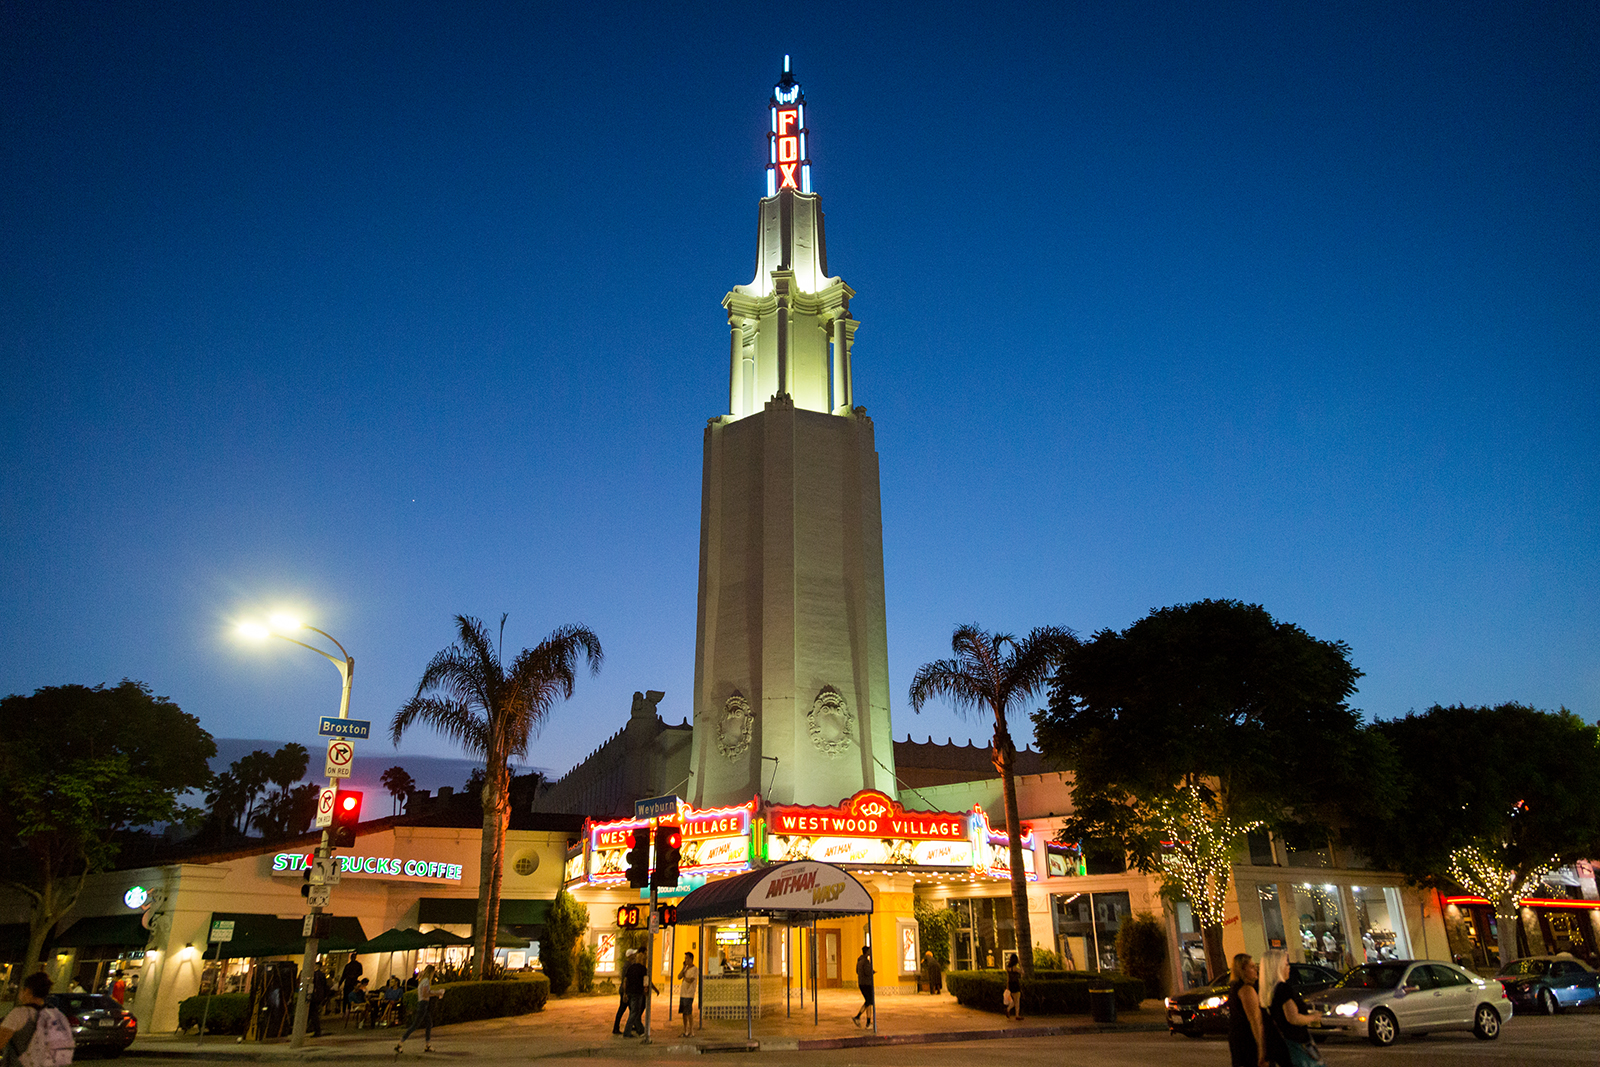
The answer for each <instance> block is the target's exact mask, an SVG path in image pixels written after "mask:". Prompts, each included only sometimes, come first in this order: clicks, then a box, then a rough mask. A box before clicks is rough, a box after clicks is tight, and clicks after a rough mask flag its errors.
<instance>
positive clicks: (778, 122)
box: [767, 56, 811, 196]
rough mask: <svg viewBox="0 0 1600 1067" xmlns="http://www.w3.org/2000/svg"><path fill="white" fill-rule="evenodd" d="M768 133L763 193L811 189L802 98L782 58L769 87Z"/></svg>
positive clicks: (787, 61) (770, 193)
mask: <svg viewBox="0 0 1600 1067" xmlns="http://www.w3.org/2000/svg"><path fill="white" fill-rule="evenodd" d="M771 111H772V132H771V133H769V134H768V135H767V195H768V196H777V195H778V190H780V189H794V190H795V191H797V192H802V193H809V192H810V191H811V158H810V156H809V155H808V154H807V151H806V137H807V133H808V131H807V130H806V122H805V113H806V98H805V94H804V93H802V92H801V91H800V83H799V82H797V81H795V80H794V75H793V74H791V73H790V72H789V57H788V56H784V57H783V77H781V78H779V79H778V84H777V85H775V86H774V87H773V89H772V102H771Z"/></svg>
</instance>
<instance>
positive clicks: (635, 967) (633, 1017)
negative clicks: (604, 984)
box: [622, 952, 661, 1037]
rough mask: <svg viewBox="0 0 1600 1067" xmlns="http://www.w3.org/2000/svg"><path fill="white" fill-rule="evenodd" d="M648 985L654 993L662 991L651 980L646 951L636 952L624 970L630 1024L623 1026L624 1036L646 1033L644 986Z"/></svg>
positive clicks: (623, 981) (623, 979) (623, 977)
mask: <svg viewBox="0 0 1600 1067" xmlns="http://www.w3.org/2000/svg"><path fill="white" fill-rule="evenodd" d="M647 985H648V986H649V987H650V991H651V992H652V993H659V992H661V990H659V989H657V988H656V987H655V983H654V982H652V981H650V972H649V970H648V968H646V967H645V965H644V953H643V952H636V953H634V957H633V962H632V963H630V964H628V969H627V970H626V971H624V972H622V987H623V989H624V990H626V991H627V994H628V1024H627V1025H626V1026H624V1027H623V1028H622V1036H623V1037H633V1036H634V1035H635V1034H637V1035H639V1036H643V1035H644V987H645V986H647Z"/></svg>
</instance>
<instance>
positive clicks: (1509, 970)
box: [1495, 960, 1550, 978]
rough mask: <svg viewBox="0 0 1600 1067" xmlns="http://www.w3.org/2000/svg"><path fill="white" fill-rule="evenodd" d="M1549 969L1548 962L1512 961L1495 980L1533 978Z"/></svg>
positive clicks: (1501, 970)
mask: <svg viewBox="0 0 1600 1067" xmlns="http://www.w3.org/2000/svg"><path fill="white" fill-rule="evenodd" d="M1549 969H1550V961H1549V960H1512V961H1511V962H1510V963H1508V964H1506V965H1505V966H1504V967H1502V968H1501V969H1500V973H1499V974H1498V975H1496V976H1495V977H1496V978H1534V977H1537V976H1538V975H1541V974H1543V973H1545V972H1546V971H1548V970H1549Z"/></svg>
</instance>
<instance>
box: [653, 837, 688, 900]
mask: <svg viewBox="0 0 1600 1067" xmlns="http://www.w3.org/2000/svg"><path fill="white" fill-rule="evenodd" d="M682 851H683V831H682V830H680V829H679V828H678V827H676V826H658V827H656V869H655V870H654V871H652V872H651V874H650V884H651V885H653V886H658V887H663V888H667V889H670V888H672V887H673V886H675V885H677V884H678V857H679V855H680V854H681V853H682Z"/></svg>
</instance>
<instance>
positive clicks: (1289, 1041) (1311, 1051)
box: [1261, 948, 1322, 1067]
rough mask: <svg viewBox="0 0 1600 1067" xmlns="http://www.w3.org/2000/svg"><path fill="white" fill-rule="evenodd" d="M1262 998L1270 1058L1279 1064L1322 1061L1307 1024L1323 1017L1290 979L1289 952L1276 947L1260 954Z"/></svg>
mask: <svg viewBox="0 0 1600 1067" xmlns="http://www.w3.org/2000/svg"><path fill="white" fill-rule="evenodd" d="M1261 999H1262V1001H1263V1002H1265V1004H1266V1005H1267V1025H1266V1027H1265V1028H1264V1029H1265V1031H1266V1038H1267V1041H1266V1051H1267V1060H1268V1062H1270V1063H1273V1064H1275V1065H1276V1067H1312V1065H1314V1064H1317V1063H1319V1062H1321V1057H1320V1056H1318V1055H1317V1054H1316V1046H1315V1045H1313V1044H1312V1043H1311V1031H1310V1030H1307V1029H1306V1026H1307V1024H1309V1023H1314V1022H1317V1021H1318V1020H1320V1019H1321V1018H1322V1013H1321V1012H1320V1011H1312V1010H1310V1009H1309V1008H1307V1007H1306V1002H1305V1001H1303V1000H1301V999H1300V994H1299V992H1298V991H1297V990H1296V989H1295V988H1294V984H1293V983H1292V982H1290V981H1289V954H1288V953H1287V952H1284V951H1283V950H1282V949H1276V948H1275V949H1273V950H1272V951H1271V952H1268V953H1267V954H1266V955H1265V956H1263V957H1262V958H1261Z"/></svg>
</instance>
